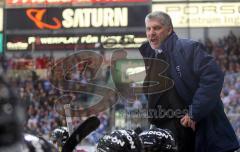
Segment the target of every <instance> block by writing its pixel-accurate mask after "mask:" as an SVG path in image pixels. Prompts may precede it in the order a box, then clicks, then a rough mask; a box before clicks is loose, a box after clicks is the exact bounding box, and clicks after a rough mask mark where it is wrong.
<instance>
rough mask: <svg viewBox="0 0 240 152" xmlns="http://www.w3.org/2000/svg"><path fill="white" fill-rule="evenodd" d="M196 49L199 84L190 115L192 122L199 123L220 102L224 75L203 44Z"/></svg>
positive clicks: (196, 70) (195, 61) (195, 68)
mask: <svg viewBox="0 0 240 152" xmlns="http://www.w3.org/2000/svg"><path fill="white" fill-rule="evenodd" d="M194 48H195V49H194V57H193V59H194V60H193V71H194V73H195V74H196V76H197V77H198V78H199V83H198V88H197V90H196V91H195V94H194V96H193V99H192V100H193V101H192V104H191V105H190V109H189V115H190V117H191V119H192V120H194V121H195V122H198V121H200V120H201V119H203V118H204V117H206V116H207V115H208V114H209V113H211V112H212V110H213V109H214V107H215V106H216V104H217V102H219V101H220V92H221V90H222V85H223V81H224V74H223V72H222V71H221V69H220V67H219V66H218V65H217V63H216V62H215V60H214V58H213V57H212V56H210V55H208V54H207V53H206V51H205V48H204V47H203V45H202V44H200V43H197V44H196V46H195V47H194Z"/></svg>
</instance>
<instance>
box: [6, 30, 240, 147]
mask: <svg viewBox="0 0 240 152" xmlns="http://www.w3.org/2000/svg"><path fill="white" fill-rule="evenodd" d="M205 46H206V47H207V51H208V52H209V53H210V54H212V55H213V56H214V57H215V58H216V61H217V63H218V64H219V65H220V66H221V68H222V69H223V71H224V72H225V74H226V75H225V82H224V86H223V89H222V93H221V97H222V100H223V103H224V107H225V111H226V113H227V114H228V116H229V119H230V120H231V122H232V125H233V127H234V129H235V131H236V133H237V136H238V138H239V141H240V37H237V36H235V35H234V34H233V33H232V32H230V34H229V35H228V36H226V37H224V38H221V39H219V40H218V41H217V42H213V41H211V40H210V39H207V40H206V41H205ZM6 62H7V64H6V65H4V66H5V68H6V69H7V70H8V71H11V70H13V69H14V70H26V69H30V70H33V69H45V68H47V67H48V66H49V65H51V64H52V63H53V62H54V59H53V57H48V56H45V55H44V56H43V57H38V58H36V60H34V61H33V60H32V57H31V56H28V55H24V56H13V57H11V58H8V59H7V60H6ZM18 63H20V64H18ZM102 73H103V74H102V78H101V79H98V80H99V83H108V82H109V81H108V79H106V76H107V77H108V78H109V77H110V76H109V75H110V71H109V67H107V68H105V71H102ZM8 78H9V81H10V83H11V86H12V87H13V88H15V90H16V93H17V94H18V96H19V99H20V102H22V103H23V104H24V106H25V109H26V123H25V129H26V130H27V131H29V132H32V133H34V134H38V135H41V136H45V137H46V138H49V137H50V134H51V132H52V130H53V129H55V128H56V127H59V126H66V119H65V117H64V116H62V115H61V114H60V113H58V112H57V111H56V109H55V106H54V105H55V101H56V100H57V99H58V98H59V97H60V96H61V95H64V92H63V91H61V90H59V89H56V88H53V87H52V85H51V82H50V80H49V79H48V78H41V77H39V76H38V75H37V73H36V72H34V71H32V73H31V75H28V76H27V77H20V76H12V77H11V76H9V77H8ZM74 78H75V79H78V80H79V81H82V82H86V81H87V79H86V78H85V77H82V76H79V75H77V76H76V75H74ZM72 85H74V84H72ZM60 87H61V86H60ZM71 95H74V94H71ZM79 98H81V99H82V100H83V99H84V100H88V99H87V98H84V95H83V94H81V96H80V97H79ZM77 99H78V98H77ZM137 101H138V102H137V103H136V104H133V105H135V106H136V107H142V106H141V102H142V103H146V101H141V102H139V100H137ZM123 106H124V105H123ZM133 108H135V107H133ZM99 118H100V120H101V122H102V123H101V126H100V128H99V129H98V130H97V131H96V132H95V133H93V134H92V135H91V136H90V137H89V138H88V140H89V142H90V143H93V144H94V143H96V142H97V139H98V138H99V137H101V135H102V134H103V133H104V132H105V131H106V130H107V129H111V128H109V118H110V117H109V113H108V111H104V112H102V113H100V114H99ZM116 121H117V120H116ZM81 122H82V118H80V117H78V118H76V119H75V118H74V119H73V125H74V126H75V127H76V126H78V124H80V123H81Z"/></svg>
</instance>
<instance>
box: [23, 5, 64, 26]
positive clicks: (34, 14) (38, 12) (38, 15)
mask: <svg viewBox="0 0 240 152" xmlns="http://www.w3.org/2000/svg"><path fill="white" fill-rule="evenodd" d="M45 13H46V9H27V11H26V14H27V16H28V18H29V19H30V20H32V21H33V22H34V23H35V25H36V26H37V27H38V28H39V29H51V30H56V29H59V28H61V26H62V24H61V21H59V19H57V18H56V17H53V18H52V21H53V22H54V23H55V24H48V23H44V22H43V21H42V20H43V16H44V14H45Z"/></svg>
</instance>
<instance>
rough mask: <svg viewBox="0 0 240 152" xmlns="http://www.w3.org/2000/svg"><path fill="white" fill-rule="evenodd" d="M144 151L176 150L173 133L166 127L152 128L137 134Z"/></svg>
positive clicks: (161, 151)
mask: <svg viewBox="0 0 240 152" xmlns="http://www.w3.org/2000/svg"><path fill="white" fill-rule="evenodd" d="M139 137H140V139H141V141H142V144H143V148H144V151H145V152H176V149H177V146H176V142H175V139H174V137H173V134H172V132H171V131H170V130H168V129H160V128H153V129H149V130H147V131H143V132H142V133H140V135H139Z"/></svg>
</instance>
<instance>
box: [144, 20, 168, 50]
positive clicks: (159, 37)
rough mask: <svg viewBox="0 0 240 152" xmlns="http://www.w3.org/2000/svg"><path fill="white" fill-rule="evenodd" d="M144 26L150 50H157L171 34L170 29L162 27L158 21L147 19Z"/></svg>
mask: <svg viewBox="0 0 240 152" xmlns="http://www.w3.org/2000/svg"><path fill="white" fill-rule="evenodd" d="M145 24H146V35H147V39H148V41H149V43H150V45H151V47H152V49H159V47H160V45H161V44H162V42H163V41H164V40H165V39H166V38H167V37H168V35H170V34H171V32H172V28H171V27H169V26H164V25H162V24H161V22H160V21H159V20H158V19H148V20H146V22H145Z"/></svg>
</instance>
